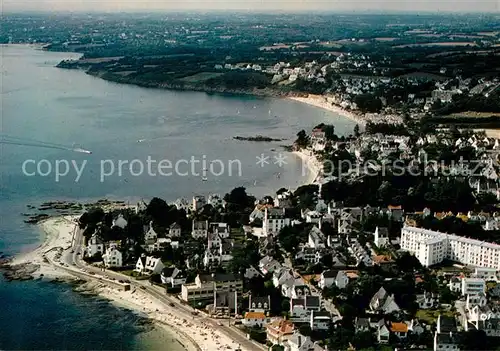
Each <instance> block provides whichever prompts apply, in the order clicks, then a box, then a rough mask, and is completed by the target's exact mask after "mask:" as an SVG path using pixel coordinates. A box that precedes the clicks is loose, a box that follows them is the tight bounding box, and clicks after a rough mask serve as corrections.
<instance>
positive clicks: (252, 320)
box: [241, 312, 271, 328]
mask: <svg viewBox="0 0 500 351" xmlns="http://www.w3.org/2000/svg"><path fill="white" fill-rule="evenodd" d="M270 321H271V318H270V317H267V316H266V315H265V313H263V312H246V313H245V316H244V318H243V320H242V321H241V322H242V323H243V325H244V326H246V327H249V328H256V327H257V328H262V327H263V326H264V325H266V324H267V323H269V322H270Z"/></svg>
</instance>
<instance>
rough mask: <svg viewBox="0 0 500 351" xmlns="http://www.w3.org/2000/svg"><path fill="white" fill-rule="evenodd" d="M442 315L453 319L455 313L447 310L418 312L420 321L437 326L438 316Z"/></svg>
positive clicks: (417, 315)
mask: <svg viewBox="0 0 500 351" xmlns="http://www.w3.org/2000/svg"><path fill="white" fill-rule="evenodd" d="M440 314H442V315H444V316H448V317H453V312H451V311H445V310H418V311H417V314H416V317H417V318H418V319H419V320H422V321H424V322H426V323H427V324H436V322H437V319H438V316H439V315H440Z"/></svg>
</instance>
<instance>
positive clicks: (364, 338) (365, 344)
mask: <svg viewBox="0 0 500 351" xmlns="http://www.w3.org/2000/svg"><path fill="white" fill-rule="evenodd" d="M352 344H353V345H354V347H355V348H356V350H359V349H366V348H369V347H372V346H374V345H375V340H374V339H373V334H372V333H371V332H369V331H363V332H359V333H356V334H354V338H353V339H352Z"/></svg>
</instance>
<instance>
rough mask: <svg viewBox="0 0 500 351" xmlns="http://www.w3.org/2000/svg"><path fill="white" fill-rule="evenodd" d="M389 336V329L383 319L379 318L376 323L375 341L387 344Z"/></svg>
mask: <svg viewBox="0 0 500 351" xmlns="http://www.w3.org/2000/svg"><path fill="white" fill-rule="evenodd" d="M390 336H391V331H390V330H389V326H388V325H387V323H386V322H385V320H383V319H382V320H380V321H379V322H378V325H377V341H378V342H379V343H380V344H387V343H388V342H389V339H390Z"/></svg>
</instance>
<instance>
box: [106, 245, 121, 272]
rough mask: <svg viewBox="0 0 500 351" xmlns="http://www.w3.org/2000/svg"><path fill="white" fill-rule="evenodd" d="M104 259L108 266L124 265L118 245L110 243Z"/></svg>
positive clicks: (117, 266)
mask: <svg viewBox="0 0 500 351" xmlns="http://www.w3.org/2000/svg"><path fill="white" fill-rule="evenodd" d="M102 260H103V262H104V266H105V267H106V268H119V267H122V266H123V258H122V253H121V252H120V250H118V245H116V244H110V245H109V247H108V248H107V249H106V252H105V253H104V255H102Z"/></svg>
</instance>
